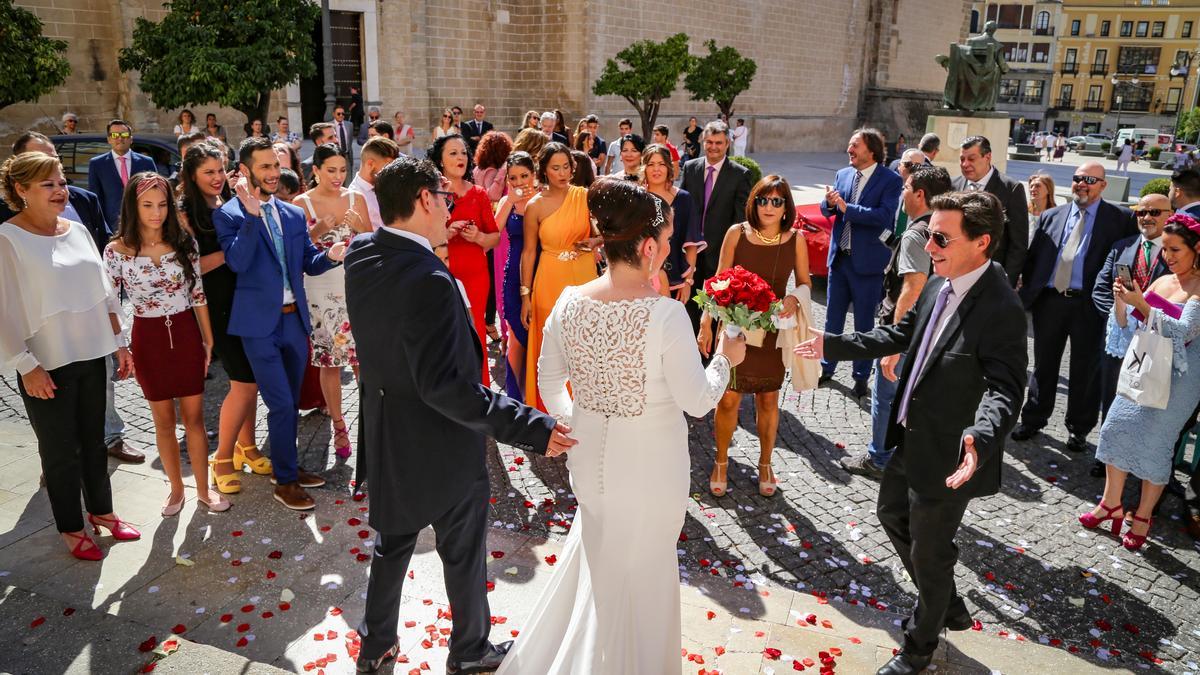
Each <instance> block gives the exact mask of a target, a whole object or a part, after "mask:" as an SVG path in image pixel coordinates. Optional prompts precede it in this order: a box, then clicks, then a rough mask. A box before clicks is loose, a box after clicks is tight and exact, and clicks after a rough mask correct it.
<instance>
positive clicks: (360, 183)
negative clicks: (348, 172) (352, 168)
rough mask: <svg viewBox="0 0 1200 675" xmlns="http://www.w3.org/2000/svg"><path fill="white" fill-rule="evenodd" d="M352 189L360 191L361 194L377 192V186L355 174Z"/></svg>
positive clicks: (351, 183)
mask: <svg viewBox="0 0 1200 675" xmlns="http://www.w3.org/2000/svg"><path fill="white" fill-rule="evenodd" d="M350 187H353V188H356V189H358V191H359V192H374V191H375V186H374V185H371V184H370V183H368V182H367V179H366V178H363V177H362V176H361V175H359V174H357V173H356V174H354V180H353V181H351V182H350Z"/></svg>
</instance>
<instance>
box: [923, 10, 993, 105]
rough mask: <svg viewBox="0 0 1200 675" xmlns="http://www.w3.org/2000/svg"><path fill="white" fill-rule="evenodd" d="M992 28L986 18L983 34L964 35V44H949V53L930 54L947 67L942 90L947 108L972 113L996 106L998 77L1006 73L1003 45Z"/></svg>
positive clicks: (990, 22)
mask: <svg viewBox="0 0 1200 675" xmlns="http://www.w3.org/2000/svg"><path fill="white" fill-rule="evenodd" d="M996 28H997V25H996V22H995V21H988V22H987V23H986V24H984V26H983V33H981V34H979V35H976V36H974V37H971V38H968V39H967V43H966V44H953V45H950V55H949V56H947V55H945V54H938V55H937V56H935V57H934V60H935V61H937V62H938V64H940V65H941V66H942V67H943V68H945V69H946V70H947V75H946V89H945V91H944V92H943V93H942V101H943V103H944V104H945V106H946V107H947V108H950V109H952V110H968V111H973V112H979V111H992V110H995V109H996V95H997V94H998V92H999V90H1000V77H1001V76H1002V75H1004V73H1007V72H1008V63H1007V62H1005V60H1004V53H1003V50H1004V44H1003V43H1002V42H1000V41H999V40H997V39H996Z"/></svg>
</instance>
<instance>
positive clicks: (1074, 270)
mask: <svg viewBox="0 0 1200 675" xmlns="http://www.w3.org/2000/svg"><path fill="white" fill-rule="evenodd" d="M1104 176H1105V174H1104V167H1103V166H1102V165H1101V164H1099V163H1098V162H1085V163H1084V164H1082V165H1080V166H1079V168H1077V169H1075V175H1073V176H1072V177H1071V183H1072V185H1071V198H1072V200H1071V201H1070V202H1069V203H1067V204H1063V205H1061V206H1056V207H1054V208H1052V209H1047V210H1046V211H1044V212H1043V213H1042V215H1041V216H1040V217H1039V218H1038V224H1037V229H1036V231H1035V232H1034V234H1033V239H1032V241H1030V243H1029V255H1028V257H1027V258H1026V259H1025V266H1024V269H1023V271H1022V272H1021V289H1020V295H1021V301H1022V302H1023V303H1024V304H1025V308H1026V309H1027V310H1029V311H1030V312H1031V313H1032V316H1033V377H1032V378H1031V379H1030V382H1029V395H1028V398H1027V399H1026V401H1025V407H1024V408H1023V409H1022V410H1021V423H1020V424H1019V425H1017V428H1016V429H1015V430H1014V431H1013V434H1012V437H1013V439H1014V440H1018V441H1024V440H1028V439H1030V438H1033V436H1034V435H1036V434H1037V433H1038V432H1039V431H1040V430H1041V429H1042V428H1043V427H1045V426H1046V424H1047V423H1048V422H1049V420H1050V414H1051V413H1053V412H1054V398H1055V396H1056V395H1057V393H1058V380H1059V368H1060V366H1061V364H1062V356H1063V350H1065V349H1066V346H1067V342H1068V341H1070V343H1071V363H1070V366H1069V370H1068V378H1069V384H1068V387H1067V415H1066V426H1067V432H1068V433H1069V434H1070V436H1069V437H1068V439H1067V449H1068V450H1070V451H1072V452H1083V451H1085V450H1087V435H1088V433H1089V432H1091V430H1092V429H1093V428H1094V427H1095V426H1096V421H1097V419H1098V417H1099V415H1100V387H1099V386H1098V384H1099V382H1098V381H1097V376H1098V373H1099V371H1100V355H1101V354H1102V353H1103V346H1104V325H1105V320H1106V317H1105V316H1104V315H1102V314H1101V313H1100V312H1099V311H1097V309H1096V306H1095V305H1094V304H1093V303H1092V291H1093V290H1094V289H1095V287H1096V279H1097V277H1098V276H1099V275H1100V270H1101V269H1102V268H1103V267H1104V261H1105V259H1106V258H1107V257H1108V254H1109V251H1112V249H1113V246H1115V245H1116V243H1117V242H1118V241H1120V240H1122V239H1124V238H1125V237H1128V236H1130V235H1132V234H1134V233H1136V232H1137V229H1136V224H1135V222H1134V219H1133V213H1132V212H1130V211H1129V209H1126V208H1124V207H1120V206H1114V205H1113V204H1109V203H1108V202H1106V201H1104V200H1103V199H1102V198H1101V194H1103V192H1104V188H1105V186H1106V185H1107V184H1108V183H1107V182H1106V181H1105V178H1104Z"/></svg>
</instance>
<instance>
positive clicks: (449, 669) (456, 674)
mask: <svg viewBox="0 0 1200 675" xmlns="http://www.w3.org/2000/svg"><path fill="white" fill-rule="evenodd" d="M512 644H513V641H512V640H509V641H507V642H501V643H500V644H498V645H494V644H490V643H489V644H488V650H487V652H485V653H484V655H483V658H481V659H478V660H476V661H458V662H454V661H446V675H466V674H467V673H490V672H492V671H493V670H496V669H497V668H499V667H500V663H501V662H503V661H504V656H505V655H506V654H508V650H510V649H512Z"/></svg>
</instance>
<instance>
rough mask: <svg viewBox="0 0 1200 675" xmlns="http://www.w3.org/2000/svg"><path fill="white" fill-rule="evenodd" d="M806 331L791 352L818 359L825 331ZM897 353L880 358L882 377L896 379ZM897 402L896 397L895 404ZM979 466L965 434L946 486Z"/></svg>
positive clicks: (967, 476)
mask: <svg viewBox="0 0 1200 675" xmlns="http://www.w3.org/2000/svg"><path fill="white" fill-rule="evenodd" d="M808 331H809V332H810V333H812V334H813V337H811V338H809V339H807V340H805V341H804V342H801V343H800V344H798V345H796V346H795V347H793V348H792V353H793V354H795V355H796V356H799V357H800V358H803V359H809V360H813V361H816V360H819V359H821V358H823V357H824V355H825V333H823V332H821V331H819V330H816V329H815V328H809V329H808ZM899 358H900V357H899V355H898V354H897V355H893V356H889V357H886V358H885V359H883V360H882V362H881V364H880V366H881V367H882V368H883V369H884V371H883V374H884V377H887V378H888V379H889V380H891V381H893V382H894V381H896V361H898V360H899ZM898 404H899V399H897V403H896V405H898ZM977 468H979V453H978V452H977V451H976V450H975V436H974V434H965V435H964V436H963V439H962V461H961V462H960V463H959V465H958V468H957V469H955V471H954V473H952V474H950V475H949V476H948V477H947V478H946V487H948V488H950V489H952V490H957V489H958V488H960V487H962V486H963V485H965V484H966V483H967V481H969V480H971V476H974V475H975V470H976V469H977Z"/></svg>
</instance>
